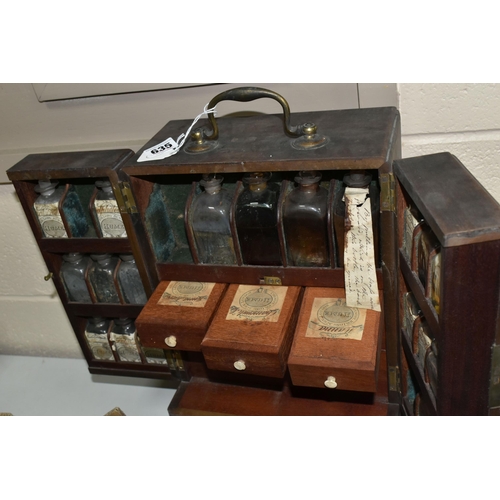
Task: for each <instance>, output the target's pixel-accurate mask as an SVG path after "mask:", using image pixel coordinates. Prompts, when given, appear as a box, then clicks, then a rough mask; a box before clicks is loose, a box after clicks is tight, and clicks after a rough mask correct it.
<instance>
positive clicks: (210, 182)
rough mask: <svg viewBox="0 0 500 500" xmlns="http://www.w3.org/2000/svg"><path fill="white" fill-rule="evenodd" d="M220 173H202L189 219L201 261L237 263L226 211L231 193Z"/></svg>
mask: <svg viewBox="0 0 500 500" xmlns="http://www.w3.org/2000/svg"><path fill="white" fill-rule="evenodd" d="M222 180H223V178H222V177H221V176H220V175H204V176H203V179H202V181H201V182H200V184H201V185H202V186H203V188H204V191H203V192H202V193H200V194H199V195H197V196H196V197H195V199H194V200H193V203H192V205H191V208H190V210H189V222H190V224H191V228H192V230H193V235H194V239H195V243H196V250H197V252H198V258H199V260H200V262H201V263H203V264H226V265H231V264H236V254H235V253H234V244H233V238H232V236H231V226H230V224H229V211H230V208H231V195H230V194H229V192H228V191H227V190H226V189H224V188H223V187H222Z"/></svg>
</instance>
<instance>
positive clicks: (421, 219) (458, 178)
mask: <svg viewBox="0 0 500 500" xmlns="http://www.w3.org/2000/svg"><path fill="white" fill-rule="evenodd" d="M394 174H395V179H396V199H397V202H396V214H397V220H398V248H399V251H398V253H399V311H400V316H399V320H400V321H399V323H400V327H401V328H400V344H401V350H400V356H401V360H400V362H401V364H400V367H401V375H402V392H403V402H404V403H403V404H404V409H405V411H406V413H408V414H410V415H487V414H488V413H490V414H492V413H495V412H497V411H498V410H497V409H495V408H497V407H499V406H500V399H499V397H498V396H499V393H498V385H499V378H498V375H497V370H498V368H497V367H496V366H495V363H494V362H493V360H495V359H496V357H497V356H496V355H495V353H496V349H497V347H496V345H497V344H498V342H499V337H498V305H499V294H500V292H499V276H500V205H499V204H498V203H497V202H496V201H495V200H494V199H493V197H492V196H491V195H490V194H489V193H488V192H487V191H486V189H485V188H484V187H483V186H482V185H481V184H480V183H479V182H478V181H477V180H476V179H475V178H474V177H473V176H472V174H471V173H470V172H469V171H468V170H467V169H466V168H465V167H464V165H463V164H462V163H460V161H459V160H458V159H457V158H456V157H455V156H453V155H451V154H450V153H439V154H432V155H428V156H421V157H416V158H407V159H403V160H397V161H395V162H394ZM492 353H493V356H492Z"/></svg>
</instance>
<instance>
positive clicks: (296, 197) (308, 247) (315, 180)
mask: <svg viewBox="0 0 500 500" xmlns="http://www.w3.org/2000/svg"><path fill="white" fill-rule="evenodd" d="M320 180H321V174H320V173H319V172H315V171H310V172H300V173H299V175H298V176H297V177H295V182H296V183H297V184H298V186H297V187H296V188H295V189H293V190H292V191H291V192H290V194H289V195H288V196H287V197H286V200H285V204H284V207H283V225H284V228H285V238H286V245H287V247H288V251H289V254H290V260H291V265H292V266H303V267H325V266H328V264H329V245H328V228H327V203H328V191H327V190H326V189H325V188H324V187H321V186H320V185H319V183H320Z"/></svg>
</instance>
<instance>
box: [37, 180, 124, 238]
mask: <svg viewBox="0 0 500 500" xmlns="http://www.w3.org/2000/svg"><path fill="white" fill-rule="evenodd" d="M95 188H96V193H95V196H92V199H91V202H90V206H89V211H90V216H91V217H90V218H91V221H92V224H93V225H94V226H95V227H94V229H95V231H96V234H97V235H98V236H99V237H102V238H126V237H127V232H126V230H125V226H124V224H123V220H122V217H121V214H120V210H119V207H118V203H117V201H116V198H115V195H114V193H113V187H112V186H111V183H110V182H109V181H108V180H99V181H96V182H95ZM35 192H36V193H38V194H39V196H38V197H37V198H36V200H35V202H34V204H33V208H34V210H35V213H36V216H37V218H38V221H39V223H40V227H41V229H42V233H43V236H44V237H45V238H69V237H73V238H75V237H79V238H81V237H85V236H87V235H88V234H89V230H90V226H89V220H88V218H87V211H86V210H85V208H84V207H83V205H82V202H81V200H80V198H79V196H78V194H77V192H76V190H75V187H74V186H72V185H70V184H66V185H59V184H58V182H52V181H38V185H37V186H35Z"/></svg>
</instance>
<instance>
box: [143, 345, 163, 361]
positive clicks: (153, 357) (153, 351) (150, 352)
mask: <svg viewBox="0 0 500 500" xmlns="http://www.w3.org/2000/svg"><path fill="white" fill-rule="evenodd" d="M142 352H143V353H144V356H145V357H146V361H147V362H148V363H151V364H155V365H166V364H167V358H166V357H165V353H164V352H163V350H162V349H157V348H155V347H143V348H142Z"/></svg>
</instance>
